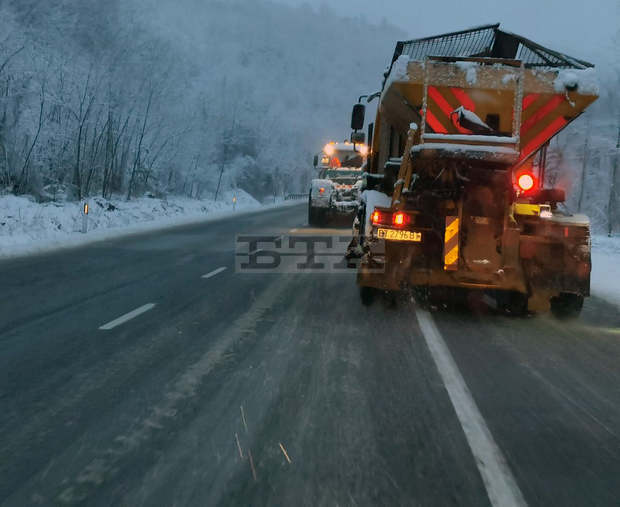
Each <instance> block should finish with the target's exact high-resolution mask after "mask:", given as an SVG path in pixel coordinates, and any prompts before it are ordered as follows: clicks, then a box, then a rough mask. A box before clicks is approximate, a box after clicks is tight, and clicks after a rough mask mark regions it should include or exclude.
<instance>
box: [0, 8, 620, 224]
mask: <svg viewBox="0 0 620 507" xmlns="http://www.w3.org/2000/svg"><path fill="white" fill-rule="evenodd" d="M417 35H418V34H416V33H404V32H403V31H402V30H401V29H399V28H396V27H394V26H391V25H390V24H388V23H387V22H385V21H381V20H371V19H367V18H364V17H362V16H359V15H357V14H356V15H352V16H351V17H348V18H343V17H341V16H338V15H336V14H335V12H333V11H331V10H330V8H328V7H325V6H322V7H311V6H309V5H304V6H301V7H292V6H284V5H280V4H277V3H274V2H268V1H263V0H250V1H248V0H223V1H218V0H177V1H173V0H108V1H106V2H101V1H100V0H44V1H41V0H0V194H2V193H5V194H8V193H12V194H15V195H21V194H26V195H31V196H34V198H35V199H36V200H37V201H39V202H43V201H49V200H57V199H68V200H80V199H83V198H84V197H87V196H95V195H97V196H101V197H103V198H110V197H112V196H116V197H119V196H123V198H126V199H131V198H133V197H136V196H143V195H153V196H156V197H162V196H166V195H184V196H187V197H191V198H206V197H208V198H216V197H217V193H218V192H220V191H222V190H224V189H230V188H241V189H243V190H245V191H246V192H248V193H249V194H251V195H253V196H254V197H255V198H257V199H259V200H262V199H264V198H265V197H266V196H273V195H282V194H284V193H287V192H305V191H306V190H307V188H308V182H309V179H310V178H311V177H312V169H311V160H312V155H313V153H315V152H316V151H317V150H318V149H320V147H321V146H322V145H323V144H324V143H325V142H326V141H327V140H330V139H334V138H336V139H344V138H345V137H346V136H347V135H348V133H349V130H348V123H349V112H350V108H351V105H352V104H353V103H354V102H355V101H356V99H357V96H358V95H361V94H364V93H372V92H374V91H377V89H378V88H379V87H380V83H381V79H382V73H383V71H384V69H385V67H386V65H387V64H389V61H390V58H391V55H392V52H393V48H394V44H395V42H396V41H397V40H402V39H406V38H411V37H415V36H417ZM555 49H559V50H562V49H563V48H555ZM567 52H568V51H567ZM619 53H620V51H618V36H616V39H615V40H611V41H610V42H609V48H601V55H603V54H604V55H606V56H605V58H606V60H605V59H604V58H602V57H601V59H600V60H597V59H596V58H592V56H597V57H598V56H600V55H587V54H580V55H575V56H577V57H580V58H584V59H586V60H591V61H594V63H597V64H599V63H602V62H604V63H605V65H603V66H602V68H601V69H600V76H601V98H600V100H599V101H598V102H597V103H596V104H595V106H593V107H592V108H591V110H590V111H588V112H587V113H586V114H585V115H584V117H582V118H580V119H579V120H578V121H577V122H575V124H574V125H572V126H571V127H570V128H569V129H567V131H566V132H565V133H564V134H562V135H561V136H560V137H559V138H558V139H555V140H553V142H552V144H551V147H550V148H551V149H550V153H549V157H548V161H549V170H548V173H547V177H548V178H549V183H552V184H558V185H561V186H562V185H563V186H565V187H566V188H567V189H568V190H569V199H568V202H567V205H568V206H569V208H570V209H572V210H575V211H576V210H577V209H580V210H582V211H584V212H586V213H588V214H589V215H590V216H591V218H592V219H593V222H594V224H595V225H596V226H597V227H598V228H600V229H604V228H606V227H607V220H608V205H609V202H610V192H611V188H612V185H611V175H612V171H613V164H614V161H615V160H616V158H617V140H618V134H619V130H618V129H619V118H620V103H619V101H618V98H617V90H618V89H619V88H620V61H619V60H618V58H619V56H618V55H619ZM584 169H585V172H584ZM619 172H620V171H619ZM617 188H618V187H617V186H616V189H617ZM619 200H620V199H616V204H613V202H612V206H615V208H614V209H616V210H617V209H618V208H620V203H619V202H618V201H619ZM614 213H615V215H614V217H615V218H614V219H615V220H616V221H617V219H618V218H619V217H620V213H619V212H618V211H615V212H614Z"/></svg>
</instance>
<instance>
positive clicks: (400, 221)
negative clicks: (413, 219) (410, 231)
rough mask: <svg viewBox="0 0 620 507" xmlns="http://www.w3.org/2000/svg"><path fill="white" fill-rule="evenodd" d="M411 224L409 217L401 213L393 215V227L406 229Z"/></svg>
mask: <svg viewBox="0 0 620 507" xmlns="http://www.w3.org/2000/svg"><path fill="white" fill-rule="evenodd" d="M408 223H409V215H407V214H406V213H403V212H402V211H399V212H398V213H394V214H393V215H392V225H394V226H396V227H404V226H405V225H407V224H408Z"/></svg>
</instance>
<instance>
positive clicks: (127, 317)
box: [99, 303, 155, 331]
mask: <svg viewBox="0 0 620 507" xmlns="http://www.w3.org/2000/svg"><path fill="white" fill-rule="evenodd" d="M153 308H155V304H154V303H148V304H146V305H143V306H141V307H140V308H136V309H135V310H132V311H131V312H129V313H126V314H125V315H121V316H120V317H119V318H118V319H114V320H113V321H111V322H108V323H107V324H104V325H103V326H101V327H100V328H99V329H100V330H102V331H109V330H110V329H114V328H115V327H118V326H120V325H121V324H124V323H125V322H127V321H128V320H131V319H135V318H136V317H137V316H138V315H142V314H143V313H146V312H148V311H149V310H152V309H153Z"/></svg>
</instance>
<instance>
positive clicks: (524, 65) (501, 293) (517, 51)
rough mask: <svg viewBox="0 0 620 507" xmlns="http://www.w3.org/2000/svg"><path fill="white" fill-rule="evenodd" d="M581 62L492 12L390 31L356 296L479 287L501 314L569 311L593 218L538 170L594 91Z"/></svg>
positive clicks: (586, 272) (578, 292)
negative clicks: (481, 20)
mask: <svg viewBox="0 0 620 507" xmlns="http://www.w3.org/2000/svg"><path fill="white" fill-rule="evenodd" d="M592 67H593V66H592V65H591V64H590V63H588V62H585V61H582V60H578V59H576V58H572V57H570V56H567V55H564V54H561V53H558V52H556V51H553V50H550V49H548V48H545V47H542V46H540V45H539V44H536V43H534V42H532V41H530V40H528V39H526V38H524V37H521V36H518V35H515V34H512V33H508V32H504V31H502V30H500V29H499V24H497V25H488V26H482V27H478V28H474V29H470V30H464V31H460V32H453V33H448V34H443V35H439V36H435V37H427V38H423V39H416V40H411V41H404V42H398V43H397V45H396V50H395V53H394V56H393V59H392V64H391V67H390V69H389V72H388V73H387V74H386V75H385V80H384V82H383V89H382V93H381V95H380V104H379V106H378V111H377V116H376V120H375V122H374V124H373V125H372V130H373V135H372V139H370V136H369V144H370V145H371V152H370V155H369V160H368V164H367V165H368V168H367V171H368V173H369V174H368V175H367V183H366V185H365V191H364V193H363V198H362V205H361V208H360V212H359V215H358V219H357V220H356V226H357V227H356V230H354V234H357V238H355V239H354V241H353V243H352V246H351V247H350V248H349V251H348V254H347V255H348V257H349V258H351V257H358V258H359V259H358V261H357V266H358V267H357V269H358V272H357V282H358V284H359V286H360V294H361V299H362V302H363V303H364V304H366V305H369V304H371V303H372V301H373V299H374V296H375V295H376V294H378V293H381V292H397V291H403V290H411V291H416V292H417V293H418V294H421V295H423V296H424V297H425V298H429V299H430V300H431V301H437V302H441V301H452V300H453V299H454V298H456V299H457V300H458V299H460V298H461V297H462V296H463V295H466V297H468V296H469V295H471V292H472V291H483V292H486V293H487V294H488V295H489V297H490V298H491V299H492V300H494V301H496V303H497V305H498V306H499V307H501V309H503V310H505V311H506V312H508V313H512V314H524V313H526V312H528V311H530V312H544V311H548V310H549V309H550V310H551V311H552V312H553V313H554V314H555V315H557V316H561V317H565V316H571V315H576V314H579V312H580V311H581V308H582V305H583V301H584V297H586V296H588V295H589V293H590V270H591V260H590V224H589V220H588V218H587V217H585V216H583V215H575V214H570V213H568V212H562V211H561V209H560V208H561V207H558V204H559V203H562V202H563V201H564V199H565V192H564V190H563V189H559V188H544V181H545V174H544V172H545V158H546V147H547V145H548V143H549V140H550V139H551V138H553V137H554V136H556V135H558V134H559V133H560V132H561V131H562V129H564V128H565V127H566V126H567V125H568V124H569V123H570V122H572V121H573V120H574V119H576V118H577V117H578V116H579V115H580V114H581V113H582V112H583V111H584V110H585V109H586V108H587V107H588V106H589V105H590V104H591V103H592V102H594V101H595V100H596V98H597V86H596V80H595V78H594V76H593V72H594V71H593V68H592ZM363 117H364V108H363V106H360V105H359V104H357V105H356V106H355V107H354V110H353V118H352V126H353V128H361V125H363V119H364V118H363ZM479 293H480V292H479Z"/></svg>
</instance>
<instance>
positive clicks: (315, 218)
mask: <svg viewBox="0 0 620 507" xmlns="http://www.w3.org/2000/svg"><path fill="white" fill-rule="evenodd" d="M308 225H309V226H311V227H312V226H317V225H319V210H318V209H317V208H315V207H314V206H312V198H308Z"/></svg>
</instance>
